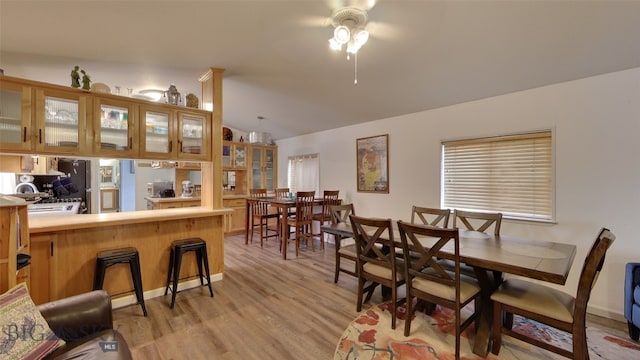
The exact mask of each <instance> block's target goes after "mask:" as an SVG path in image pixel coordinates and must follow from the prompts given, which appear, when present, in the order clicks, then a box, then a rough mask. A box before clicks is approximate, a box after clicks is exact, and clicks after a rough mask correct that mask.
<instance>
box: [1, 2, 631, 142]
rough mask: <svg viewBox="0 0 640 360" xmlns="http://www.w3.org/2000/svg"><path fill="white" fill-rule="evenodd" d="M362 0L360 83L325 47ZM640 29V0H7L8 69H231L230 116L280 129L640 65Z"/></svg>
mask: <svg viewBox="0 0 640 360" xmlns="http://www.w3.org/2000/svg"><path fill="white" fill-rule="evenodd" d="M354 3H355V4H356V5H359V6H362V7H366V8H370V10H369V24H368V29H369V31H370V33H371V36H370V39H369V42H368V43H367V44H366V45H365V46H364V48H362V50H361V51H360V53H359V55H358V85H355V86H354V84H353V80H354V59H353V58H352V59H351V60H350V61H347V59H346V56H345V54H344V53H334V52H332V51H331V50H330V49H329V46H328V39H329V38H330V37H331V35H332V32H333V28H332V27H331V26H330V21H329V17H330V15H331V13H332V10H333V9H335V8H338V7H341V6H345V5H351V4H354ZM371 4H373V7H371ZM638 34H640V1H524V0H523V1H520V0H513V1H482V0H475V1H419V0H414V1H408V0H405V1H402V0H397V1H394V0H378V1H377V3H376V2H374V1H337V0H336V1H313V0H290V1H267V0H259V1H258V0H257V1H242V0H233V1H215V0H209V1H188V0H174V1H99V0H92V1H11V0H0V67H1V68H3V69H4V70H5V74H7V75H13V76H18V77H25V78H29V79H34V80H40V81H46V82H52V83H57V84H62V85H67V84H70V77H69V74H70V71H71V69H72V67H73V66H74V65H80V66H81V67H82V68H84V69H85V70H86V71H87V72H88V73H89V74H90V75H91V77H92V80H93V81H94V82H102V83H106V84H107V85H109V86H110V87H111V89H112V90H113V89H114V88H115V86H120V87H121V88H122V93H123V94H126V88H132V89H134V93H135V92H137V91H139V90H140V89H144V88H159V89H167V88H168V86H169V84H171V83H173V84H175V85H176V87H177V88H178V90H179V91H180V92H181V93H182V94H183V95H185V94H187V93H188V92H193V93H195V94H196V95H198V96H200V84H199V83H198V81H197V78H198V77H199V76H200V75H201V74H202V73H203V72H204V71H205V70H206V69H207V68H209V67H219V68H224V69H225V73H224V83H223V86H224V101H223V109H224V110H223V121H224V123H225V124H226V125H227V126H230V127H234V128H238V129H242V130H246V131H251V130H260V131H268V132H271V133H272V135H273V138H274V139H283V138H287V137H292V136H296V135H301V134H306V133H311V132H316V131H321V130H325V129H332V128H337V127H342V126H347V125H351V124H356V123H362V122H367V121H372V120H377V119H382V118H388V117H394V116H398V115H403V114H408V113H414V112H418V111H423V110H427V109H433V108H438V107H442V106H447V105H453V104H457V103H461V102H466V101H471V100H476V99H481V98H486V97H491V96H495V95H500V94H505V93H509V92H514V91H520V90H525V89H529V88H534V87H539V86H544V85H549V84H554V83H558V82H563V81H569V80H575V79H579V78H584V77H589V76H593V75H598V74H603V73H608V72H613V71H619V70H624V69H629V68H634V67H639V66H640V41H639V39H638ZM258 116H262V117H264V118H265V119H264V120H263V121H259V120H258V119H257V117H258ZM469 120H470V121H478V120H480V121H481V119H469Z"/></svg>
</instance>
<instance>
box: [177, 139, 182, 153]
mask: <svg viewBox="0 0 640 360" xmlns="http://www.w3.org/2000/svg"><path fill="white" fill-rule="evenodd" d="M178 148H179V149H180V150H178V152H179V153H181V152H182V140H178Z"/></svg>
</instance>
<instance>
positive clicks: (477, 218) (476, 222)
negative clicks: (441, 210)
mask: <svg viewBox="0 0 640 360" xmlns="http://www.w3.org/2000/svg"><path fill="white" fill-rule="evenodd" d="M501 224H502V213H491V212H479V211H463V210H458V209H456V210H454V211H453V228H454V229H458V228H460V227H461V226H462V225H464V228H465V229H466V230H469V231H479V232H484V233H486V232H487V230H489V231H491V226H493V235H494V236H499V235H500V225H501ZM461 271H462V273H463V274H465V275H468V276H472V277H476V273H475V270H474V269H473V267H471V266H468V265H467V264H462V266H461ZM492 273H493V281H494V282H495V283H496V284H499V283H500V282H502V272H500V271H493V272H492Z"/></svg>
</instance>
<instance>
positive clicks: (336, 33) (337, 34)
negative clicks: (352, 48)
mask: <svg viewBox="0 0 640 360" xmlns="http://www.w3.org/2000/svg"><path fill="white" fill-rule="evenodd" d="M333 38H334V39H336V41H337V42H339V43H340V44H346V43H347V42H349V39H350V38H351V32H350V31H349V28H348V27H346V26H344V25H340V26H337V27H336V28H335V30H333Z"/></svg>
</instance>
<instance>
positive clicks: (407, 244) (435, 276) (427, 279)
mask: <svg viewBox="0 0 640 360" xmlns="http://www.w3.org/2000/svg"><path fill="white" fill-rule="evenodd" d="M398 230H399V231H400V241H401V243H402V252H403V254H404V265H405V266H404V277H405V279H406V288H407V290H406V291H407V315H406V319H405V326H404V336H409V333H410V332H411V318H412V315H413V311H414V310H413V309H412V307H413V297H417V298H418V299H422V300H425V301H427V302H428V303H430V304H440V305H442V306H446V307H448V308H450V309H453V311H454V316H455V319H454V321H455V323H454V325H455V331H456V359H459V358H460V334H461V332H462V331H463V330H464V329H465V328H466V327H467V326H469V324H471V323H472V322H473V321H474V320H477V319H478V318H479V315H480V309H481V306H480V302H481V298H480V294H481V293H480V285H478V282H477V281H475V279H472V278H469V277H466V276H463V275H461V274H460V239H459V236H458V230H457V229H444V228H439V227H435V226H429V225H417V224H409V223H407V222H404V221H398ZM425 237H429V238H432V239H433V242H430V243H428V244H426V243H422V242H421V240H423V239H424V238H425ZM445 249H446V250H445ZM409 254H411V255H409ZM440 259H447V260H449V261H451V262H453V263H454V271H453V272H451V271H448V270H447V269H444V268H442V267H441V265H440ZM473 300H475V302H474V305H473V306H474V312H473V314H472V315H471V316H469V317H467V318H466V319H465V320H464V321H462V314H461V310H462V309H463V308H464V307H465V306H466V305H468V304H470V303H471V301H473Z"/></svg>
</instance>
